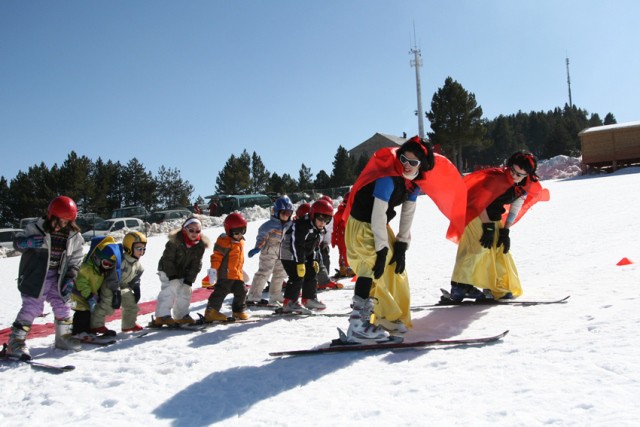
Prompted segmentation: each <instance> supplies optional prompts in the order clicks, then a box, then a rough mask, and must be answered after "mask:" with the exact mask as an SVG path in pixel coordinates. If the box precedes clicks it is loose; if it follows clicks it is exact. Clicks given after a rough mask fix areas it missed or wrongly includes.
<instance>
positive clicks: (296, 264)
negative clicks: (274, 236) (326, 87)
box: [280, 200, 333, 313]
mask: <svg viewBox="0 0 640 427" xmlns="http://www.w3.org/2000/svg"><path fill="white" fill-rule="evenodd" d="M332 218H333V206H332V205H331V204H330V203H329V202H327V201H326V200H318V201H316V202H314V203H313V205H311V210H310V211H309V214H308V215H305V216H303V217H301V218H298V219H296V220H295V221H294V222H293V224H292V225H291V227H289V228H288V229H287V231H285V234H284V237H283V239H282V243H281V245H280V259H281V260H282V265H283V266H284V269H285V271H286V272H287V275H288V276H289V281H288V282H287V288H286V290H285V291H284V301H283V306H282V311H283V313H310V310H324V309H325V308H326V306H325V305H324V304H323V303H322V302H320V301H318V298H317V286H318V280H317V274H318V271H320V262H322V258H321V255H320V241H321V240H322V236H323V235H324V233H325V232H326V231H325V225H326V224H327V223H329V222H330V221H331V219H332ZM300 290H302V305H303V306H304V307H302V306H301V305H300V303H299V302H298V297H299V295H300ZM305 307H306V308H305Z"/></svg>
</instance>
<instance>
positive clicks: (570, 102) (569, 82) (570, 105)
mask: <svg viewBox="0 0 640 427" xmlns="http://www.w3.org/2000/svg"><path fill="white" fill-rule="evenodd" d="M566 60H567V86H568V87H569V107H571V108H573V102H572V101H571V77H570V76H569V57H567V58H566Z"/></svg>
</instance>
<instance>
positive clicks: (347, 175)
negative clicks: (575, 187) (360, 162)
mask: <svg viewBox="0 0 640 427" xmlns="http://www.w3.org/2000/svg"><path fill="white" fill-rule="evenodd" d="M355 178H356V177H355V174H354V172H353V160H352V159H351V158H350V157H349V152H348V151H347V149H346V148H344V147H343V146H342V145H340V146H339V147H338V150H337V151H336V155H335V157H334V159H333V171H332V173H331V186H332V187H342V186H343V185H351V184H353V183H354V182H355Z"/></svg>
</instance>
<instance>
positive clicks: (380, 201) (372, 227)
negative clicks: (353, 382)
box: [343, 137, 466, 342]
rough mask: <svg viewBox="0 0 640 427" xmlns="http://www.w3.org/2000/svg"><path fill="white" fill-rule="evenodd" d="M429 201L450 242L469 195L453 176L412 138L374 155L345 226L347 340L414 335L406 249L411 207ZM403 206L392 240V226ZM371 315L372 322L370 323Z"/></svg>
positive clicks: (351, 199) (352, 199) (352, 194)
mask: <svg viewBox="0 0 640 427" xmlns="http://www.w3.org/2000/svg"><path fill="white" fill-rule="evenodd" d="M421 194H427V195H429V197H431V198H432V199H433V201H434V202H435V203H436V205H437V206H438V208H439V209H440V210H441V212H442V213H443V214H444V215H445V216H446V217H447V218H449V220H450V222H451V225H450V232H449V237H450V238H451V239H452V240H456V239H457V238H458V237H459V236H460V235H461V234H462V230H463V228H464V225H463V224H464V208H465V200H466V192H465V188H464V184H463V182H462V178H461V177H460V174H459V172H458V171H457V169H456V168H455V167H454V166H453V165H452V164H451V162H449V161H448V160H447V159H446V158H445V157H443V156H440V155H437V154H435V155H434V153H433V149H432V148H431V146H430V144H429V143H428V142H426V141H425V140H423V139H420V138H418V137H413V138H411V139H409V140H408V141H406V142H405V143H404V144H403V145H402V146H400V147H394V148H383V149H381V150H378V151H377V152H376V153H374V155H373V156H372V158H371V159H370V160H369V162H368V163H367V166H366V167H365V168H364V170H363V171H362V173H361V174H360V176H359V177H358V179H357V180H356V182H355V184H354V185H353V187H352V189H351V192H350V193H349V198H348V201H347V206H346V208H345V211H344V214H343V218H344V219H345V220H346V229H345V243H346V247H347V259H348V262H349V265H350V266H351V268H352V269H353V271H354V272H355V273H356V275H357V276H358V279H357V281H356V285H355V290H354V296H353V305H352V308H353V311H352V313H351V315H350V317H349V330H348V332H347V339H348V340H349V341H353V342H361V341H366V340H381V339H386V338H387V337H388V331H391V332H393V333H403V332H405V331H406V328H407V327H411V315H410V311H409V308H410V292H409V280H408V277H407V273H406V270H405V253H406V251H407V249H408V248H409V244H410V241H411V224H412V222H413V216H414V212H415V207H416V199H417V197H418V196H419V195H421ZM398 206H401V210H400V218H399V221H400V222H399V228H398V234H397V236H396V235H395V234H394V232H393V230H392V229H391V227H390V226H389V222H390V221H391V220H392V219H393V218H394V217H395V215H396V212H395V208H396V207H398ZM372 313H374V314H375V320H374V321H373V323H371V321H372V316H371V315H372Z"/></svg>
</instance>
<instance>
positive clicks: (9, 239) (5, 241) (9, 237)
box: [0, 228, 22, 249]
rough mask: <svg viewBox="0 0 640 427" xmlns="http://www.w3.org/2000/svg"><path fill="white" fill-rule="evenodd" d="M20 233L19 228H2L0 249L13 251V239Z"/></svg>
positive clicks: (0, 229)
mask: <svg viewBox="0 0 640 427" xmlns="http://www.w3.org/2000/svg"><path fill="white" fill-rule="evenodd" d="M20 231H22V230H21V229H19V228H0V247H2V248H5V249H13V238H14V237H15V235H16V233H18V232H20Z"/></svg>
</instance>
